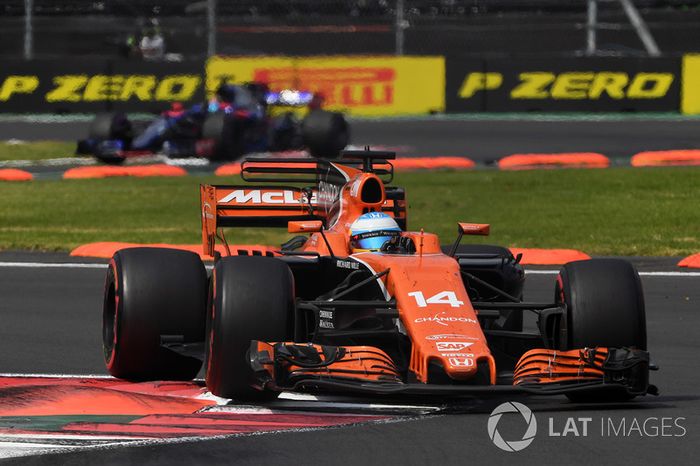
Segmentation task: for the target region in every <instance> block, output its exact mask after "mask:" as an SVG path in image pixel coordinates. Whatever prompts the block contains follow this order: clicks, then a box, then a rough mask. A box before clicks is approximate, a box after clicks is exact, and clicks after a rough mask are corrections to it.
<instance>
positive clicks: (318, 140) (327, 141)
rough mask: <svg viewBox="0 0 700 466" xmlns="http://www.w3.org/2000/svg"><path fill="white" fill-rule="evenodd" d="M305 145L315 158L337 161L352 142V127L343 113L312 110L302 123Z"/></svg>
mask: <svg viewBox="0 0 700 466" xmlns="http://www.w3.org/2000/svg"><path fill="white" fill-rule="evenodd" d="M301 134H302V138H303V140H304V145H305V146H306V147H307V148H308V149H309V153H310V154H311V155H312V156H313V157H318V158H326V159H335V158H338V156H339V155H340V151H342V150H343V149H344V148H345V146H346V145H347V144H348V142H349V141H350V127H349V125H348V122H347V121H346V120H345V117H344V116H343V114H342V113H338V112H328V111H325V110H312V111H311V112H309V114H308V115H307V116H306V118H304V120H303V121H302V123H301Z"/></svg>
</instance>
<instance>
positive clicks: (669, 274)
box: [525, 270, 700, 277]
mask: <svg viewBox="0 0 700 466" xmlns="http://www.w3.org/2000/svg"><path fill="white" fill-rule="evenodd" d="M525 273H526V274H527V275H556V274H558V273H559V270H526V271H525ZM639 276H640V277H700V272H675V271H671V270H669V271H667V272H666V271H664V272H654V271H649V272H646V271H641V272H639Z"/></svg>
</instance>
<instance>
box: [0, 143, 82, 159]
mask: <svg viewBox="0 0 700 466" xmlns="http://www.w3.org/2000/svg"><path fill="white" fill-rule="evenodd" d="M75 146H76V143H75V142H66V141H34V142H28V141H20V142H10V143H8V142H7V141H0V161H5V160H45V159H55V158H61V157H75Z"/></svg>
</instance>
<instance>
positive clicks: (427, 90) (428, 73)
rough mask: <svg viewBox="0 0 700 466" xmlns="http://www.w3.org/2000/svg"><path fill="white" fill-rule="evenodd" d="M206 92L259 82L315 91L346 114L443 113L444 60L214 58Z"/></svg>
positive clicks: (277, 87)
mask: <svg viewBox="0 0 700 466" xmlns="http://www.w3.org/2000/svg"><path fill="white" fill-rule="evenodd" d="M206 71H207V77H206V79H207V92H208V93H212V92H213V91H215V90H216V88H217V87H218V86H219V85H220V84H221V83H224V82H230V83H243V82H247V81H261V82H264V83H267V84H268V85H269V86H270V88H271V89H272V90H275V91H279V90H283V89H285V88H296V89H299V90H307V91H313V92H319V93H321V94H323V96H324V97H325V108H327V109H329V110H337V111H343V112H347V113H349V114H350V115H360V116H380V115H410V114H420V113H428V112H442V111H444V110H445V59H444V57H394V56H328V57H310V58H306V57H252V58H251V57H213V58H211V59H210V60H209V61H208V62H207V67H206Z"/></svg>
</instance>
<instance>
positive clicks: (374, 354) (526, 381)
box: [249, 341, 658, 397]
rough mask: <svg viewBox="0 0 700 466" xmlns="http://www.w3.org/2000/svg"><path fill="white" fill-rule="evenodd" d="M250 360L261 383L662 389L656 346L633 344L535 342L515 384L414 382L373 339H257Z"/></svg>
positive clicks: (396, 389) (363, 391)
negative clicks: (652, 358) (655, 381)
mask: <svg viewBox="0 0 700 466" xmlns="http://www.w3.org/2000/svg"><path fill="white" fill-rule="evenodd" d="M249 357H250V365H251V368H252V369H253V372H254V375H255V380H254V382H253V385H254V386H255V387H256V388H258V389H260V390H273V391H310V392H335V393H346V394H359V395H397V396H398V395H407V396H422V395H441V396H445V397H461V396H479V397H487V396H499V395H509V396H513V395H559V394H570V393H576V392H578V393H595V394H598V393H602V392H608V391H610V392H618V393H620V392H623V393H626V394H627V395H630V396H637V395H645V394H647V393H649V394H654V395H656V394H658V390H657V388H656V387H655V386H653V385H650V384H649V370H650V364H649V353H648V352H646V351H644V350H640V349H633V348H583V349H575V350H570V351H557V350H547V349H535V350H531V351H528V352H526V353H525V354H523V356H522V357H521V358H520V361H519V362H518V364H517V365H516V368H515V372H514V374H513V377H512V384H504V385H466V384H459V382H457V381H455V384H431V383H427V384H425V383H406V382H405V381H404V380H403V379H402V377H401V374H400V373H399V370H398V369H397V367H396V366H395V365H394V363H393V361H392V360H391V358H390V357H389V356H388V355H387V354H386V353H384V352H383V351H382V350H381V349H378V348H374V347H369V346H329V345H317V344H311V343H307V344H300V343H290V342H276V343H274V342H271V343H267V342H262V341H252V342H251V346H250V350H249Z"/></svg>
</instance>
